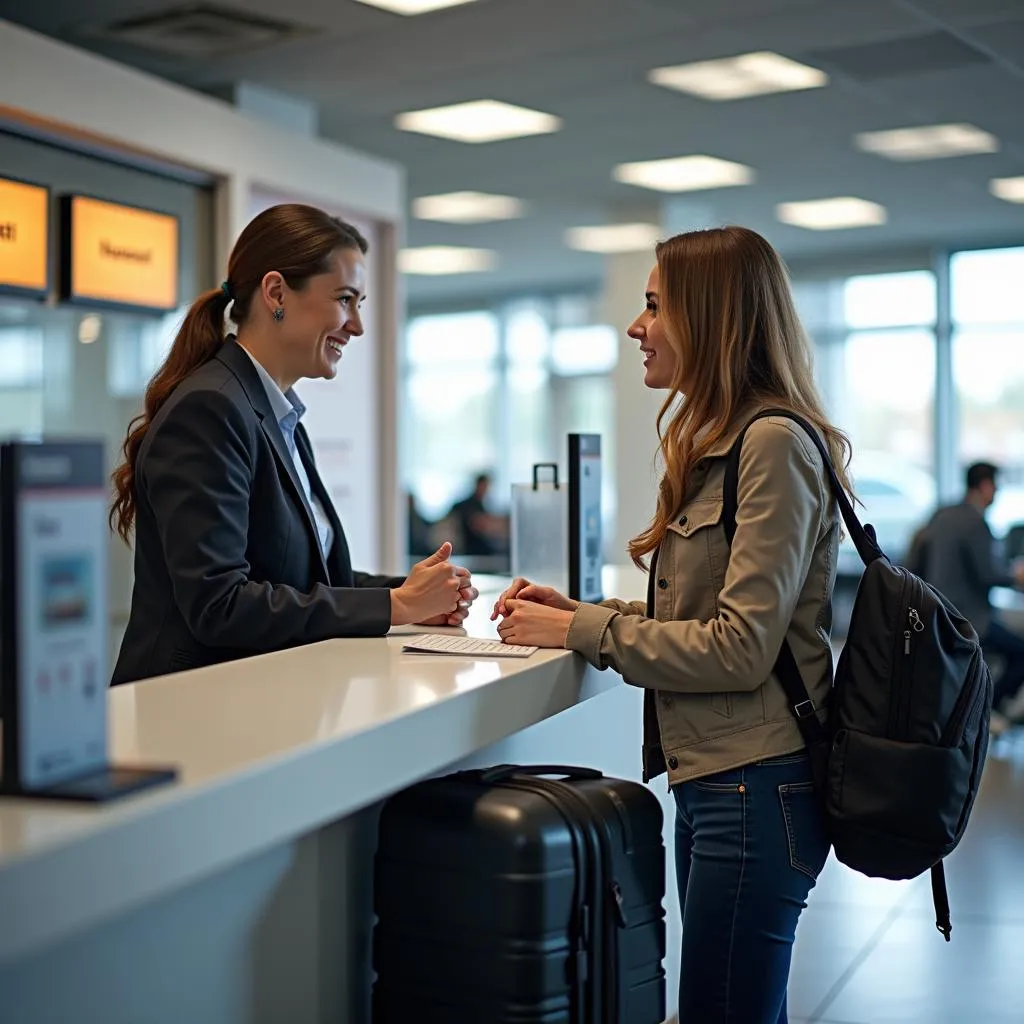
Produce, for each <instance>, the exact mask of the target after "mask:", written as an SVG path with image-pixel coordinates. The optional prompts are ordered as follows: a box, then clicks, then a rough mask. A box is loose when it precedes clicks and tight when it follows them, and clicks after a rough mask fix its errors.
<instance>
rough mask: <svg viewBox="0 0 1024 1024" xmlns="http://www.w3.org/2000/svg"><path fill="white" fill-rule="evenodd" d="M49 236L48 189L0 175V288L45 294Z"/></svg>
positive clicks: (10, 291)
mask: <svg viewBox="0 0 1024 1024" xmlns="http://www.w3.org/2000/svg"><path fill="white" fill-rule="evenodd" d="M49 240H50V193H49V191H48V190H47V189H45V188H43V186H41V185H30V184H29V183H28V182H24V181H13V180H11V179H9V178H0V292H7V293H14V294H18V295H39V296H42V295H45V294H46V290H47V287H48V286H49V278H50V275H49V268H50V255H49Z"/></svg>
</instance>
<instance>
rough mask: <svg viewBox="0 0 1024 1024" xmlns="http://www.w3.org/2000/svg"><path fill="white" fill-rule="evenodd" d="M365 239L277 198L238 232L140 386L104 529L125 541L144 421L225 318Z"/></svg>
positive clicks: (212, 343) (204, 357) (239, 316)
mask: <svg viewBox="0 0 1024 1024" xmlns="http://www.w3.org/2000/svg"><path fill="white" fill-rule="evenodd" d="M367 248H368V247H367V243H366V239H365V238H363V236H362V235H361V234H360V233H359V231H357V230H356V228H354V227H353V226H352V225H351V224H346V223H345V222H344V221H342V220H339V219H338V218H337V217H331V216H330V215H328V214H326V213H324V211H323V210H318V209H317V208H316V207H314V206H304V205H301V204H299V203H283V204H281V205H280V206H272V207H271V208H270V209H269V210H264V211H263V213H261V214H259V215H258V216H257V217H256V218H254V219H253V220H252V221H251V222H250V223H249V224H248V226H247V227H246V228H245V230H244V231H243V232H242V233H241V235H239V238H238V241H237V242H236V243H235V247H234V249H233V250H232V252H231V258H230V259H229V260H228V280H227V281H226V282H225V283H224V286H223V287H221V288H218V289H216V290H215V291H209V292H204V293H203V294H202V295H200V296H199V298H198V299H196V301H195V302H193V303H192V306H191V308H190V309H189V311H188V314H187V315H186V316H185V320H184V321H183V323H182V325H181V328H180V329H179V330H178V333H177V335H176V337H175V339H174V344H173V345H172V346H171V351H170V352H169V353H168V355H167V359H166V360H164V364H163V366H161V367H160V369H159V370H158V371H157V372H156V375H155V376H154V377H153V379H152V380H151V381H150V382H149V384H148V385H147V387H146V396H145V402H144V405H143V412H142V413H141V414H140V415H139V416H136V417H135V419H133V420H132V422H131V423H130V424H129V425H128V436H127V437H126V438H125V442H124V445H123V446H122V452H123V453H124V462H122V463H121V465H120V466H118V467H117V469H116V470H115V471H114V474H113V478H112V479H113V483H114V490H115V492H116V496H115V498H114V503H113V505H112V506H111V509H110V528H111V529H112V530H115V529H116V530H117V532H118V534H119V535H120V537H121V539H122V540H124V542H125V543H126V544H127V543H128V538H129V536H130V535H131V532H132V528H133V527H134V525H135V511H136V502H135V469H136V460H137V459H138V455H139V449H140V448H141V447H142V440H143V438H144V437H145V436H146V431H147V430H148V429H149V425H150V424H151V423H152V422H153V418H154V417H155V416H156V414H157V413H158V412H159V411H160V408H161V407H162V406H163V404H164V403H165V402H166V401H167V399H168V398H169V397H170V396H171V392H173V391H174V389H175V388H176V387H177V386H178V385H179V384H180V383H181V382H182V381H183V380H184V379H185V378H186V377H188V376H189V374H191V373H192V372H193V371H194V370H196V369H198V368H199V367H200V366H202V365H203V363H205V362H208V361H209V360H210V359H212V358H213V356H214V355H216V353H217V350H218V349H219V348H220V346H221V345H222V344H223V342H224V315H225V313H226V312H227V308H228V306H229V305H230V306H231V319H232V320H233V321H234V322H235V323H236V324H242V323H243V322H244V321H245V319H246V317H247V316H248V314H249V307H250V304H251V302H252V298H253V295H254V294H255V293H256V291H257V290H258V289H259V288H260V286H261V285H262V283H263V278H264V277H265V276H266V275H267V274H268V273H270V272H271V271H273V270H276V271H278V272H279V273H280V274H281V276H282V277H283V278H284V279H285V281H287V282H288V286H289V287H290V288H296V289H297V288H301V287H302V285H303V284H304V283H305V282H306V281H307V280H308V279H309V278H311V277H314V276H316V275H317V274H322V273H324V272H326V271H327V270H328V268H329V266H330V259H331V256H332V255H333V253H335V252H336V251H337V250H338V249H358V250H359V251H360V252H363V253H365V252H366V251H367Z"/></svg>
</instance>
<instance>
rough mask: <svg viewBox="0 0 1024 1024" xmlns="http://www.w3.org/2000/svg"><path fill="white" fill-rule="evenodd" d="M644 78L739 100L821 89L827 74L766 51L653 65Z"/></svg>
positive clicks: (703, 95) (694, 92)
mask: <svg viewBox="0 0 1024 1024" xmlns="http://www.w3.org/2000/svg"><path fill="white" fill-rule="evenodd" d="M647 78H648V80H649V81H650V82H653V83H654V84H655V85H662V86H664V87H665V88H666V89H675V90H677V91H678V92H687V93H690V94H691V95H693V96H700V97H701V98H702V99H705V100H740V99H746V98H747V97H748V96H766V95H768V94H769V93H774V92H796V91H798V90H800V89H821V88H822V87H824V86H826V85H828V75H826V74H825V72H824V71H819V70H818V69H817V68H812V67H808V66H807V65H806V64H798V63H797V62H796V61H795V60H790V59H789V58H788V57H783V56H781V55H780V54H778V53H772V52H770V51H768V50H762V51H759V52H757V53H744V54H742V55H741V56H739V57H725V58H723V59H722V60H704V61H699V62H698V63H696V64H677V65H675V66H673V67H667V68H655V69H654V70H653V71H651V72H649V73H648V75H647Z"/></svg>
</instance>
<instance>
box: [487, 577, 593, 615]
mask: <svg viewBox="0 0 1024 1024" xmlns="http://www.w3.org/2000/svg"><path fill="white" fill-rule="evenodd" d="M512 599H517V600H520V601H532V602H533V603H534V604H542V605H545V606H546V607H548V608H558V609H560V610H561V611H565V612H574V611H576V609H577V608H579V606H580V603H579V601H573V600H572V598H569V597H566V596H565V595H564V594H560V593H559V592H558V591H557V590H555V588H554V587H542V586H539V585H538V584H536V583H531V582H530V581H529V580H527V579H523V577H522V576H517V577H516V578H515V579H514V580H513V581H512V584H511V586H509V587H508V588H507V589H506V590H504V591H503V592H502V594H501V597H499V598H498V600H497V601H495V602H494V610H493V611H492V612H491V622H494V621H495V619H497V618H498V617H499V616H501V615H507V614H508V613H507V611H506V602H508V601H510V600H512Z"/></svg>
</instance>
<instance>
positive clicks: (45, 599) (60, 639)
mask: <svg viewBox="0 0 1024 1024" xmlns="http://www.w3.org/2000/svg"><path fill="white" fill-rule="evenodd" d="M108 500H109V494H108V491H107V487H106V473H105V472H104V457H103V444H102V443H101V442H98V441H69V442H58V443H52V442H46V443H40V444H31V443H10V444H5V445H3V446H2V447H0V630H2V634H0V635H2V641H0V683H2V687H3V776H2V779H0V783H2V789H3V792H4V793H5V794H6V793H9V794H12V795H29V796H59V797H66V798H74V799H85V800H102V799H107V798H109V797H112V796H117V795H119V794H120V793H122V792H127V791H130V790H131V789H138V788H140V787H141V786H144V785H149V784H151V783H152V782H156V781H163V780H165V779H167V778H171V777H173V774H174V773H173V772H172V773H168V772H166V771H156V772H152V771H148V770H141V771H140V770H135V769H128V770H119V769H114V770H112V769H110V768H109V766H108V764H107V682H108V681H107V672H106V668H105V666H106V664H107V651H108V640H107V621H108V611H107V537H108V529H107V503H108Z"/></svg>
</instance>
